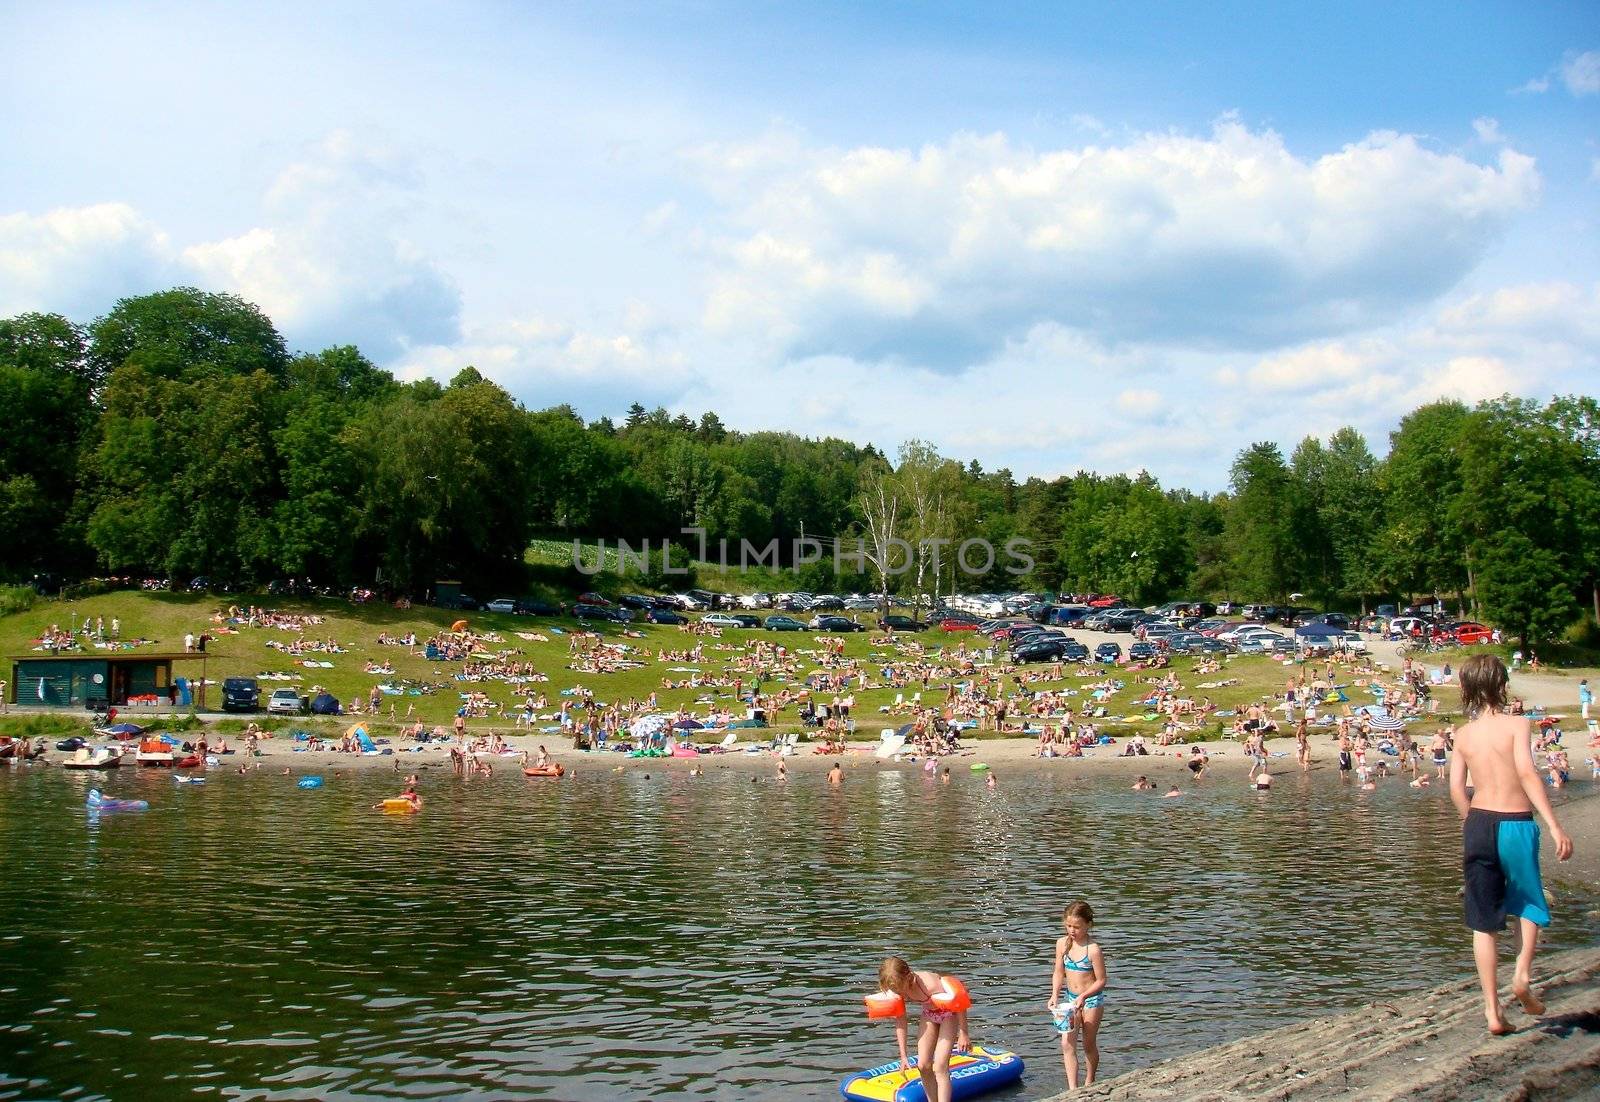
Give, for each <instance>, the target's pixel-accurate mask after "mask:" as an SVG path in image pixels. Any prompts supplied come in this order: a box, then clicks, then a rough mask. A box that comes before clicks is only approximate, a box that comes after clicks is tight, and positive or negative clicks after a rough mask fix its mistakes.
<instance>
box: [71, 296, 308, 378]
mask: <svg viewBox="0 0 1600 1102" xmlns="http://www.w3.org/2000/svg"><path fill="white" fill-rule="evenodd" d="M130 361H135V362H137V363H138V364H139V366H140V367H142V368H143V369H144V370H145V371H147V372H149V373H151V374H152V375H160V376H165V377H167V378H178V377H180V376H188V375H195V374H208V373H212V372H222V373H225V374H229V375H250V374H253V373H255V372H257V371H264V372H266V374H267V375H268V376H270V377H272V378H274V379H280V378H282V377H283V374H284V371H285V369H286V368H287V366H288V363H289V355H288V352H287V350H286V349H285V346H284V343H283V337H281V336H280V335H279V334H278V331H277V330H276V329H275V328H273V325H272V320H271V319H270V318H268V317H267V316H266V315H265V314H263V313H262V312H261V311H260V310H259V309H257V308H256V307H255V306H253V305H251V304H250V303H248V302H246V301H244V300H243V299H241V298H239V297H237V296H235V295H215V294H209V293H207V292H205V291H197V290H195V289H194V288H193V287H178V288H176V289H174V290H171V291H161V292H159V293H157V294H152V295H139V296H137V297H134V298H125V299H122V300H121V301H120V302H118V303H117V304H116V306H115V307H113V308H112V310H111V312H110V313H108V314H107V315H106V316H105V317H103V318H100V319H99V320H97V321H96V322H94V324H92V325H91V326H90V327H89V353H88V364H89V369H90V371H91V373H92V374H93V376H94V378H95V379H96V380H100V379H104V378H106V377H107V376H109V375H110V374H111V372H112V371H114V370H116V369H117V368H118V367H121V366H122V365H123V364H125V363H128V362H130Z"/></svg>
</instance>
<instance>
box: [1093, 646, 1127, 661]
mask: <svg viewBox="0 0 1600 1102" xmlns="http://www.w3.org/2000/svg"><path fill="white" fill-rule="evenodd" d="M1121 658H1122V645H1121V644H1120V643H1101V644H1100V645H1099V646H1098V647H1096V648H1094V660H1095V661H1096V662H1116V661H1119V660H1120V659H1121Z"/></svg>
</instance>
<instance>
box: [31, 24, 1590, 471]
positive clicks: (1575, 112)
mask: <svg viewBox="0 0 1600 1102" xmlns="http://www.w3.org/2000/svg"><path fill="white" fill-rule="evenodd" d="M0 102H4V103H6V104H7V105H8V109H7V110H6V111H4V112H0V149H4V150H5V151H6V157H5V160H4V161H3V162H0V163H3V166H4V167H3V168H0V315H4V314H11V313H16V312H19V311H22V310H31V309H43V310H55V311H59V312H62V313H65V314H67V315H69V316H71V317H74V318H76V319H78V320H85V321H86V320H88V319H90V318H92V317H93V316H95V315H97V314H98V313H101V312H103V311H104V310H106V309H107V308H109V307H110V306H111V305H112V304H113V303H114V302H115V301H116V300H117V298H119V297H121V296H124V295H129V294H137V293H141V292H144V291H149V290H155V289H160V288H163V287H167V286H172V285H175V284H179V283H190V284H195V285H198V286H202V287H205V288H207V289H211V290H219V291H233V292H237V293H239V294H242V295H245V296H246V297H248V298H250V299H251V300H252V301H255V302H257V303H258V304H260V305H261V306H262V307H263V308H264V309H266V310H267V311H268V312H269V313H270V314H272V316H273V317H274V319H275V320H276V321H277V322H278V324H279V327H280V328H281V329H282V330H283V331H284V333H285V335H286V336H287V337H288V339H289V341H290V343H291V345H293V346H294V347H296V348H302V349H315V348H319V347H322V346H324V345H327V344H330V343H343V342H353V343H356V344H359V345H360V346H361V347H362V348H363V349H364V350H366V351H367V352H368V354H369V355H371V356H373V357H374V358H375V359H377V360H379V361H380V362H382V363H384V364H385V365H386V366H389V367H392V368H393V369H395V370H396V371H397V372H399V373H401V374H402V375H406V376H417V375H421V374H434V375H438V376H441V377H448V376H449V375H451V374H453V373H454V371H455V370H457V369H458V368H459V367H461V366H463V365H465V364H467V363H473V364H476V365H477V366H478V367H479V368H480V369H482V370H483V371H484V372H485V373H486V374H488V375H490V376H491V377H493V378H496V379H498V380H499V381H500V382H502V383H503V384H504V385H505V386H507V387H508V388H509V389H510V390H511V391H512V392H513V393H515V394H516V395H517V396H518V397H519V398H520V399H522V400H523V401H524V402H526V403H527V404H529V405H530V406H535V407H537V406H544V405H550V404H554V403H557V402H564V401H565V402H571V403H573V404H574V405H575V406H577V408H578V409H579V410H580V411H581V412H582V413H584V414H585V415H587V416H590V417H594V416H599V415H602V414H612V415H615V414H617V413H619V412H620V411H622V410H623V409H625V408H626V407H627V405H628V404H629V403H630V402H632V401H634V400H640V401H643V402H645V403H646V404H647V405H653V404H657V403H659V404H664V405H666V406H668V407H669V408H671V409H673V410H683V411H687V412H690V413H691V414H698V413H699V412H700V411H702V410H704V409H715V410H717V411H718V412H719V413H721V414H722V416H723V417H724V419H725V420H727V421H728V422H729V423H730V424H733V425H735V426H738V427H741V428H749V429H757V428H787V429H792V430H795V431H798V432H803V433H807V434H813V435H816V434H833V435H840V436H846V437H849V438H852V439H856V440H859V441H862V442H866V441H872V442H874V443H876V444H878V445H879V446H880V447H884V448H887V449H890V450H892V449H894V448H895V447H896V446H897V445H898V444H899V443H900V442H901V441H903V440H905V439H908V438H911V437H917V438H923V439H928V440H931V441H932V442H933V443H935V444H936V445H937V446H939V447H940V448H941V449H942V450H943V451H945V452H946V453H947V454H950V455H953V456H956V457H959V458H963V459H967V458H977V459H979V460H980V461H981V462H983V463H984V464H985V466H988V467H991V468H993V467H999V466H1008V467H1010V468H1011V469H1012V470H1014V471H1016V472H1017V473H1018V474H1019V475H1028V474H1042V475H1054V474H1057V473H1070V472H1071V471H1073V470H1076V469H1078V468H1080V467H1083V468H1089V469H1096V470H1102V471H1115V470H1128V471H1131V470H1137V469H1140V468H1147V469H1149V470H1151V471H1152V472H1153V473H1155V474H1156V475H1157V476H1158V477H1159V478H1161V479H1162V480H1163V482H1164V483H1166V484H1169V485H1187V486H1191V487H1194V488H1197V489H1216V488H1219V487H1220V486H1221V485H1223V484H1224V482H1225V481H1226V472H1227V467H1228V464H1229V462H1230V461H1231V458H1232V456H1233V454H1234V452H1235V451H1237V450H1238V448H1240V447H1242V446H1243V445H1245V444H1247V443H1249V442H1250V441H1252V440H1256V439H1276V440H1278V441H1280V442H1282V443H1283V444H1284V445H1285V447H1286V448H1288V447H1292V446H1293V444H1294V443H1295V442H1296V441H1297V440H1298V439H1299V438H1300V437H1301V436H1304V435H1306V434H1307V433H1313V434H1321V435H1326V434H1327V433H1329V432H1331V431H1332V430H1333V429H1335V428H1337V427H1338V426H1339V425H1341V424H1344V423H1353V424H1355V425H1356V426H1357V427H1359V428H1361V429H1362V430H1363V431H1364V432H1366V433H1367V434H1368V436H1369V439H1371V441H1372V443H1373V445H1374V447H1375V448H1377V449H1378V450H1380V451H1381V450H1382V449H1383V447H1384V443H1385V439H1386V434H1387V432H1388V431H1389V430H1390V429H1391V428H1392V427H1393V426H1394V424H1395V422H1396V420H1397V419H1398V418H1399V416H1401V415H1402V414H1403V413H1404V412H1405V411H1406V410H1408V409H1410V408H1412V407H1413V406H1415V405H1417V404H1419V403H1420V402H1423V401H1428V400H1431V399H1433V398H1436V397H1440V396H1452V397H1459V398H1463V399H1467V400H1476V399H1478V398H1482V397H1486V396H1490V395H1494V394H1499V393H1502V392H1504V391H1512V392H1515V393H1519V394H1526V395H1529V396H1534V397H1542V396H1545V395H1548V394H1552V393H1571V392H1580V393H1595V392H1596V387H1595V382H1594V380H1595V379H1596V378H1600V321H1597V318H1600V247H1597V235H1596V214H1597V212H1600V203H1597V200H1600V9H1596V7H1595V6H1594V5H1593V4H1587V5H1585V4H1565V5H1562V4H1548V5H1528V4H1451V5H1437V6H1427V5H1413V6H1406V7H1405V8H1403V9H1397V8H1395V7H1394V6H1390V5H1377V4H1367V5H1360V4H1346V5H1339V6H1337V7H1334V6H1329V7H1327V8H1322V9H1316V8H1312V7H1311V6H1308V5H1222V6H1196V5H1177V4H1171V5H1153V4H1146V5H1051V6H1048V7H1040V8H1024V7H1012V8H1007V9H1004V10H999V11H996V10H994V8H993V6H979V5H965V6H963V5H910V4H880V5H817V4H808V5H779V4H763V5H720V4H709V3H705V4H650V5H643V4H641V5H637V6H620V5H588V6H581V7H580V6H578V5H527V4H509V3H508V4H481V5H469V4H454V5H448V6H446V5H427V4H415V5H359V4H335V5H327V4H323V5H315V6H311V5H308V6H293V5H274V6H271V7H270V9H264V8H263V7H257V6H248V7H247V6H234V7H230V6H226V5H181V4H170V5H168V4H153V5H139V6H124V5H116V6H112V5H104V6H95V5H72V4H65V5H63V4H49V5H46V4H17V5H12V6H9V7H7V8H6V9H4V10H3V11H0Z"/></svg>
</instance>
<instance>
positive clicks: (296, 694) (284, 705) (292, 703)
mask: <svg viewBox="0 0 1600 1102" xmlns="http://www.w3.org/2000/svg"><path fill="white" fill-rule="evenodd" d="M304 710H305V707H304V705H303V704H302V702H301V700H300V690H299V689H273V690H272V695H271V696H269V697H267V714H268V715H275V716H297V715H299V714H300V713H301V712H302V711H304Z"/></svg>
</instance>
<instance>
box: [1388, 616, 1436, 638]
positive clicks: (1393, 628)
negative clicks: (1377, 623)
mask: <svg viewBox="0 0 1600 1102" xmlns="http://www.w3.org/2000/svg"><path fill="white" fill-rule="evenodd" d="M1432 631H1433V623H1432V622H1431V621H1429V620H1424V619H1423V618H1422V617H1420V616H1396V617H1395V618H1394V619H1392V620H1390V621H1389V636H1390V638H1399V639H1404V638H1407V637H1410V638H1413V639H1420V638H1422V637H1424V636H1426V635H1428V634H1430V633H1431V632H1432Z"/></svg>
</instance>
